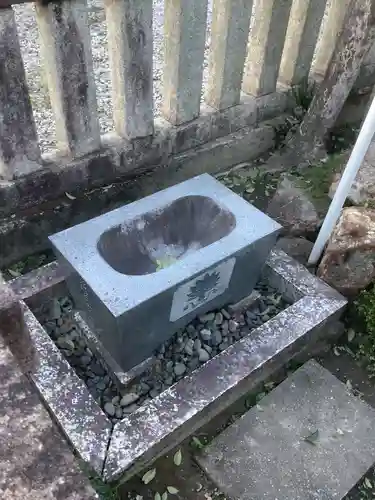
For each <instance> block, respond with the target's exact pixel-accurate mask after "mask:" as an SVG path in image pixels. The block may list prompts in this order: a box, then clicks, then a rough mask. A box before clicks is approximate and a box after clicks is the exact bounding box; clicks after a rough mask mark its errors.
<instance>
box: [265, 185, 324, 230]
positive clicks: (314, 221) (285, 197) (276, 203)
mask: <svg viewBox="0 0 375 500" xmlns="http://www.w3.org/2000/svg"><path fill="white" fill-rule="evenodd" d="M266 212H267V214H268V215H269V216H270V217H272V218H273V219H275V220H277V221H278V222H279V223H280V224H281V225H282V226H284V228H285V230H286V232H288V233H290V234H292V235H294V236H298V235H304V234H306V233H310V232H314V231H316V229H317V228H318V226H319V224H320V218H319V215H318V213H317V211H316V208H315V206H314V204H313V203H312V201H311V200H310V199H309V197H308V195H307V194H306V193H305V192H304V190H303V189H302V188H300V187H298V185H296V182H295V181H293V180H292V179H290V178H288V177H286V176H285V177H283V179H282V180H281V182H280V184H279V186H278V188H277V191H276V193H275V195H274V197H273V198H272V200H271V202H270V204H269V206H268V208H267V211H266Z"/></svg>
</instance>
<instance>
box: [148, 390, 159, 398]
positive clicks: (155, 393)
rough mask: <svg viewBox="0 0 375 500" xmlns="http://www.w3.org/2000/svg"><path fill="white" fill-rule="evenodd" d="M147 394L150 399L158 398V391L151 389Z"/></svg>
mask: <svg viewBox="0 0 375 500" xmlns="http://www.w3.org/2000/svg"><path fill="white" fill-rule="evenodd" d="M149 394H150V398H157V397H158V396H159V391H158V390H157V389H151V391H150V392H149Z"/></svg>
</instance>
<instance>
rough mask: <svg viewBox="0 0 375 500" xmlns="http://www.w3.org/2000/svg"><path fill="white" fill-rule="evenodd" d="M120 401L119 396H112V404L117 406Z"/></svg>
mask: <svg viewBox="0 0 375 500" xmlns="http://www.w3.org/2000/svg"><path fill="white" fill-rule="evenodd" d="M119 403H120V396H115V397H114V398H112V404H113V405H115V406H117V405H118V404H119Z"/></svg>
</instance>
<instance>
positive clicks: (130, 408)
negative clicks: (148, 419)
mask: <svg viewBox="0 0 375 500" xmlns="http://www.w3.org/2000/svg"><path fill="white" fill-rule="evenodd" d="M136 410H138V406H137V405H130V406H126V407H125V408H123V409H122V413H123V414H124V415H130V414H131V413H134V412H135V411H136Z"/></svg>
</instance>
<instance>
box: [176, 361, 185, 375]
mask: <svg viewBox="0 0 375 500" xmlns="http://www.w3.org/2000/svg"><path fill="white" fill-rule="evenodd" d="M185 372H186V365H185V364H184V363H176V364H175V365H174V373H175V375H176V376H177V377H181V375H183V374H184V373H185Z"/></svg>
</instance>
